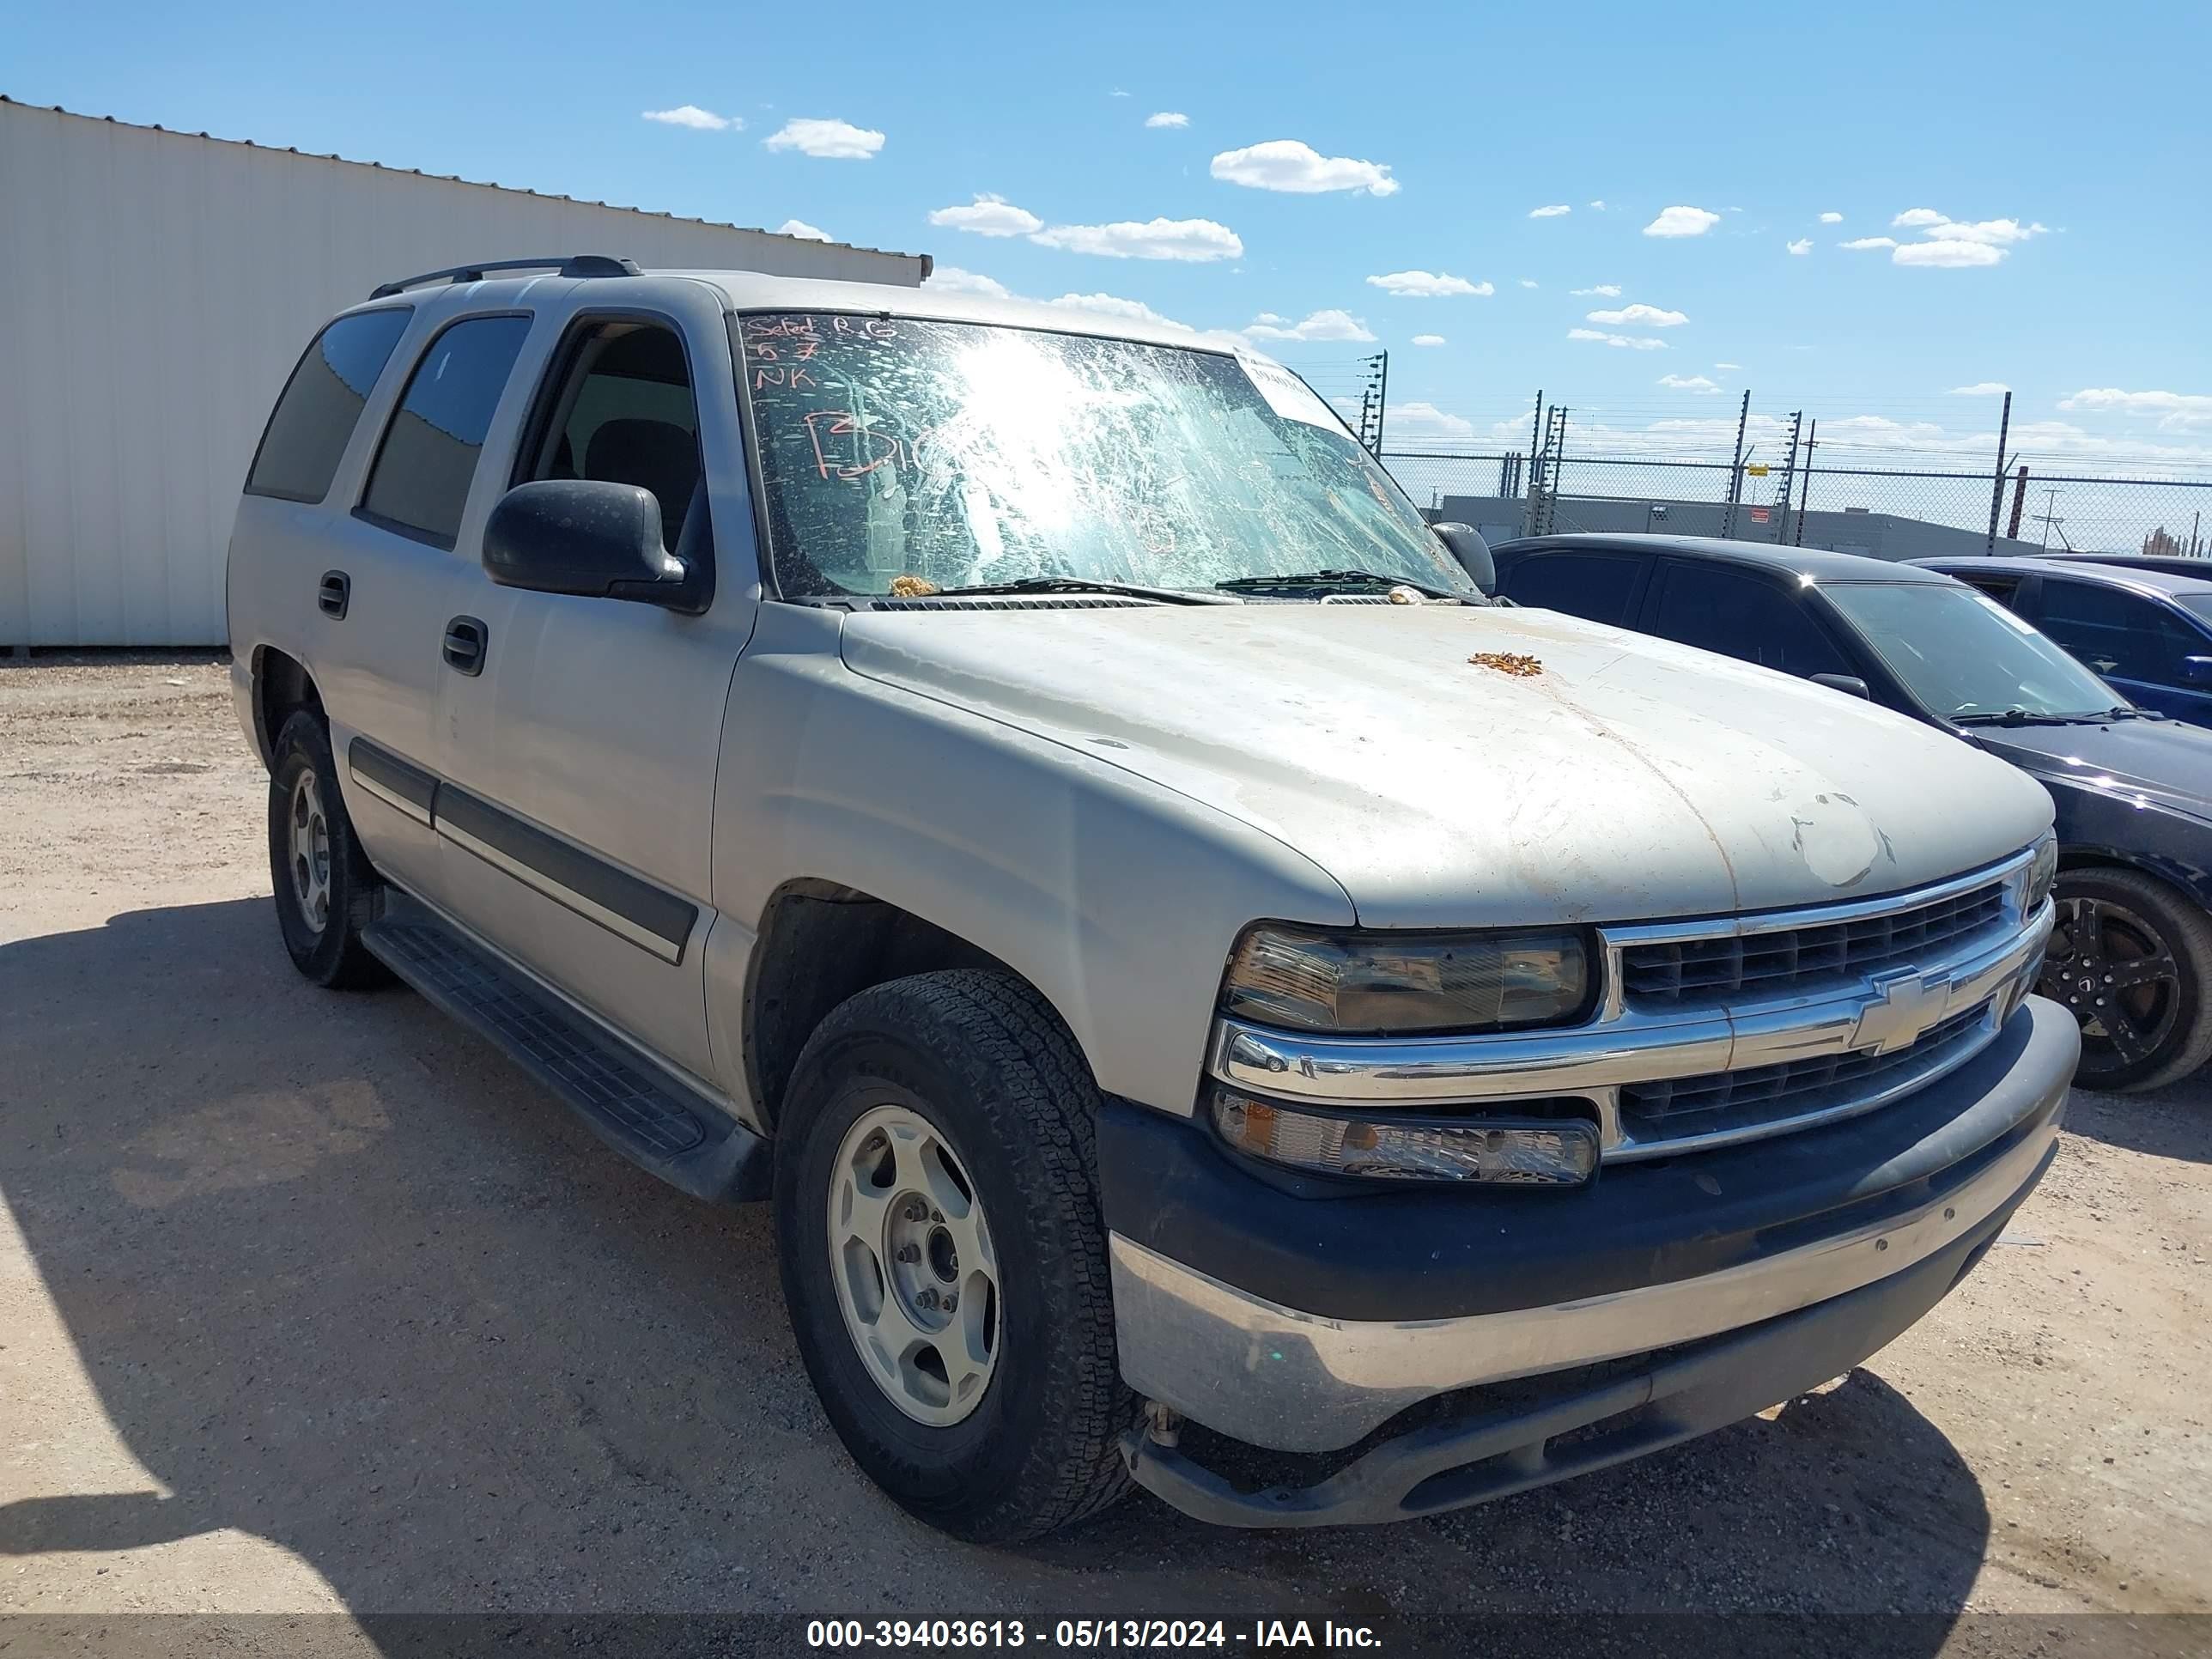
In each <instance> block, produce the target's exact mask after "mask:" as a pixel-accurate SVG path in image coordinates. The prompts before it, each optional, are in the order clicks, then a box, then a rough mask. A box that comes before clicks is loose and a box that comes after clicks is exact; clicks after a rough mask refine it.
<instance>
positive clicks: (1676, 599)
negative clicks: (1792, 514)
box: [1652, 564, 1851, 676]
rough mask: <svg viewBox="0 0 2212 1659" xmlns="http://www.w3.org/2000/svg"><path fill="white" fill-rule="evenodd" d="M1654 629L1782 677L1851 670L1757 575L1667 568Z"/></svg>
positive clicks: (1695, 566) (1688, 567) (1681, 566)
mask: <svg viewBox="0 0 2212 1659" xmlns="http://www.w3.org/2000/svg"><path fill="white" fill-rule="evenodd" d="M1652 631H1653V632H1655V633H1656V634H1658V635H1662V637H1663V638H1666V639H1670V640H1679V641H1680V642H1681V643H1682V644H1684V645H1694V646H1696V647H1698V648H1699V650H1701V651H1717V652H1719V653H1721V654H1722V655H1723V656H1724V657H1735V658H1739V659H1741V660H1743V661H1745V662H1755V663H1757V664H1759V666H1761V667H1762V668H1772V669H1776V670H1778V671H1780V672H1782V673H1784V674H1797V675H1801V676H1802V675H1808V674H1848V673H1850V671H1851V665H1850V664H1849V663H1848V662H1845V661H1844V656H1843V653H1841V652H1839V651H1838V650H1837V649H1836V647H1834V646H1833V645H1832V644H1831V643H1830V642H1829V640H1828V637H1827V635H1825V634H1823V633H1822V632H1821V631H1820V624H1819V623H1815V622H1814V620H1813V618H1812V617H1808V616H1807V615H1806V614H1805V611H1804V609H1803V607H1802V606H1801V605H1796V604H1794V603H1792V602H1791V601H1790V599H1787V598H1785V597H1784V595H1783V594H1782V593H1780V592H1778V591H1776V589H1775V588H1774V586H1772V584H1771V583H1768V582H1765V581H1761V580H1759V578H1758V577H1756V576H1747V575H1745V574H1742V573H1741V572H1740V571H1735V570H1723V569H1719V568H1716V567H1714V566H1711V565H1702V564H1676V565H1672V566H1669V567H1668V569H1667V570H1666V572H1665V574H1663V576H1662V578H1661V585H1660V589H1659V614H1658V617H1657V619H1656V621H1655V622H1654V623H1653V624H1652Z"/></svg>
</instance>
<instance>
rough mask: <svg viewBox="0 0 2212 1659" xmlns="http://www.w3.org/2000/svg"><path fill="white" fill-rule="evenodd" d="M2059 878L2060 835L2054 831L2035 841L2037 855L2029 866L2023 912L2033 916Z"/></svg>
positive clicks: (2049, 894)
mask: <svg viewBox="0 0 2212 1659" xmlns="http://www.w3.org/2000/svg"><path fill="white" fill-rule="evenodd" d="M2057 880H2058V837H2057V835H2056V834H2055V833H2054V834H2051V835H2046V836H2044V838H2043V839H2042V840H2041V841H2039V842H2036V843H2035V857H2034V859H2033V860H2032V861H2031V862H2030V863H2029V865H2028V866H2027V902H2025V903H2024V904H2023V905H2022V906H2021V914H2022V915H2030V916H2032V915H2034V914H2035V913H2036V912H2037V911H2038V910H2040V909H2041V908H2043V901H2044V900H2045V899H2047V898H2049V897H2050V896H2051V887H2052V886H2053V885H2054V884H2056V883H2057Z"/></svg>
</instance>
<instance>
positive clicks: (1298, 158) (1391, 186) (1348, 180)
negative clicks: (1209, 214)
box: [1213, 138, 1398, 196]
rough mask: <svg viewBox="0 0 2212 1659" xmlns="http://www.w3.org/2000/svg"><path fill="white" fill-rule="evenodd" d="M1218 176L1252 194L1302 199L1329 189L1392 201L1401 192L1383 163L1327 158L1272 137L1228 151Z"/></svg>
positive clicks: (1218, 163)
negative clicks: (1274, 192)
mask: <svg viewBox="0 0 2212 1659" xmlns="http://www.w3.org/2000/svg"><path fill="white" fill-rule="evenodd" d="M1213 176H1214V177H1215V178H1217V179H1223V180H1225V181H1226V182H1227V183H1230V184H1232V185H1246V186H1248V187H1249V188H1250V189H1253V190H1282V191H1291V193H1292V194H1294V195H1298V196H1312V195H1317V194H1319V193H1320V192H1321V191H1330V190H1353V191H1360V190H1364V191H1366V192H1367V193H1368V194H1369V195H1370V196H1391V195H1395V194H1396V193H1397V189H1398V181H1397V180H1396V179H1393V178H1392V177H1391V176H1390V169H1389V167H1387V166H1385V165H1384V164H1383V163H1382V162H1379V161H1354V160H1352V157H1350V156H1348V155H1322V153H1321V152H1320V151H1318V150H1316V149H1314V147H1313V146H1312V145H1310V144H1307V143H1300V142H1299V141H1298V140H1297V139H1296V138H1271V139H1269V140H1268V141H1267V143H1264V144H1249V145H1247V146H1246V147H1245V148H1244V149H1225V150H1223V151H1222V152H1221V154H1220V155H1217V156H1215V157H1214V158H1213Z"/></svg>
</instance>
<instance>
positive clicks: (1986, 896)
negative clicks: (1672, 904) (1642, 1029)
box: [1620, 882, 2004, 1007]
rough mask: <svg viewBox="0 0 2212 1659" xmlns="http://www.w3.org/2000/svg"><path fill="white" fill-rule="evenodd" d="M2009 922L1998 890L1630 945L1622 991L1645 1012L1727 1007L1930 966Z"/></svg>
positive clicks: (1997, 885) (1994, 886)
mask: <svg viewBox="0 0 2212 1659" xmlns="http://www.w3.org/2000/svg"><path fill="white" fill-rule="evenodd" d="M2003 920H2004V884H2003V883H2002V882H1991V883H1990V884H1989V885H1988V886H1986V887H1977V888H1975V889H1973V890H1972V891H1969V892H1965V893H1959V894H1954V896H1951V897H1949V898H1942V899H1937V900H1936V901H1934V902H1932V903H1928V904H1921V905H1916V906H1914V907H1913V908H1911V909H1906V910H1898V911H1894V912H1893V913H1891V914H1889V915H1880V916H1862V917H1860V918H1859V919H1857V921H1831V922H1820V923H1815V924H1808V925H1807V926H1805V927H1785V928H1779V929H1777V930H1776V931H1775V932H1773V933H1737V934H1732V935H1729V936H1727V937H1723V938H1716V939H1671V940H1668V941H1666V942H1665V943H1662V944H1650V945H1626V946H1624V947H1623V948H1622V951H1621V953H1620V969H1621V990H1622V994H1624V995H1625V996H1626V999H1627V1000H1628V1001H1629V1002H1631V1003H1632V1004H1634V1005H1636V1006H1641V1007H1674V1006H1680V1005H1682V1004H1685V1003H1696V1002H1705V1001H1712V1002H1724V1001H1728V1000H1732V999H1734V998H1735V997H1738V996H1741V995H1742V994H1745V993H1746V992H1750V993H1753V994H1757V995H1759V996H1761V997H1767V996H1781V995H1786V994H1791V993H1794V992H1797V991H1801V990H1811V989H1816V988H1818V987H1820V985H1821V984H1823V983H1826V982H1831V981H1832V982H1841V981H1846V980H1851V979H1856V978H1858V977H1860V976H1862V975H1869V974H1878V973H1880V972H1881V971H1882V970H1883V969H1886V968H1894V967H1898V966H1901V965H1907V964H1917V963H1923V962H1925V961H1927V960H1928V959H1929V957H1932V956H1934V955H1936V954H1937V953H1938V952H1941V951H1944V950H1945V949H1946V948H1947V947H1949V946H1952V945H1956V944H1958V943H1959V942H1960V941H1961V940H1964V939H1969V938H1971V937H1972V935H1974V934H1976V933H1980V932H1982V931H1984V929H1993V928H1996V927H1998V926H2000V925H2001V924H2002V921H2003Z"/></svg>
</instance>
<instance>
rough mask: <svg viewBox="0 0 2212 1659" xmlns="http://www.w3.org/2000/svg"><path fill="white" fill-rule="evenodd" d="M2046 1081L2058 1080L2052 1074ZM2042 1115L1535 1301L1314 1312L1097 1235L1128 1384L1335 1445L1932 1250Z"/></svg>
mask: <svg viewBox="0 0 2212 1659" xmlns="http://www.w3.org/2000/svg"><path fill="white" fill-rule="evenodd" d="M2056 1086H2057V1087H2059V1088H2063V1086H2064V1084H2063V1079H2059V1080H2057V1083H2056ZM2057 1133H2058V1130H2057V1120H2056V1117H2055V1116H2053V1117H2051V1118H2049V1119H2046V1120H2045V1121H2044V1123H2043V1124H2042V1125H2041V1126H2040V1127H2038V1128H2037V1129H2036V1131H2035V1132H2034V1133H2031V1134H2029V1135H2027V1136H2026V1137H2024V1138H2023V1139H2022V1140H2021V1143H2020V1145H2018V1146H2015V1147H2013V1148H2011V1149H2010V1150H2009V1151H2008V1152H2006V1153H2005V1155H2004V1156H2003V1157H2002V1158H1998V1159H1997V1160H1996V1162H1994V1163H1993V1164H1990V1167H1989V1168H1988V1169H1986V1170H1983V1171H1982V1172H1981V1173H1980V1174H1979V1175H1978V1176H1976V1177H1975V1178H1974V1179H1973V1180H1972V1182H1969V1183H1967V1184H1966V1186H1964V1187H1962V1188H1960V1189H1959V1190H1957V1191H1955V1192H1953V1193H1950V1194H1947V1195H1945V1196H1944V1197H1942V1198H1940V1199H1936V1200H1932V1201H1930V1202H1929V1203H1927V1204H1925V1205H1923V1206H1921V1207H1920V1208H1918V1209H1916V1210H1913V1211H1911V1212H1908V1213H1906V1214H1904V1215H1899V1216H1892V1217H1890V1218H1887V1219H1886V1220H1883V1221H1880V1222H1875V1223H1869V1224H1868V1225H1863V1226H1860V1227H1857V1228H1854V1229H1851V1230H1850V1231H1845V1232H1840V1233H1838V1234H1836V1235H1834V1236H1833V1237H1828V1238H1824V1239H1821V1240H1820V1241H1819V1242H1817V1243H1812V1244H1808V1245H1805V1246H1803V1247H1802V1248H1801V1249H1795V1250H1790V1251H1785V1252H1783V1253H1781V1254H1779V1255H1772V1256H1769V1257H1767V1258H1766V1259H1765V1260H1764V1261H1753V1262H1747V1263H1745V1264H1743V1265H1742V1266H1741V1267H1731V1268H1728V1269H1725V1270H1723V1271H1722V1272H1719V1273H1707V1274H1705V1275H1703V1276H1702V1277H1699V1278H1696V1279H1679V1280H1676V1281H1674V1282H1673V1283H1670V1284H1663V1285H1646V1286H1643V1287H1640V1288H1638V1289H1634V1290H1627V1291H1618V1292H1616V1293H1614V1294H1613V1295H1609V1296H1597V1297H1587V1298H1585V1299H1583V1300H1581V1301H1577V1302H1567V1303H1561V1304H1557V1305H1555V1306H1551V1307H1543V1308H1524V1309H1516V1310H1513V1311H1511V1312H1509V1313H1495V1314H1479V1315H1474V1316H1469V1317H1466V1318H1460V1319H1434V1320H1416V1321H1404V1322H1366V1321H1350V1320H1335V1319H1323V1318H1321V1317H1318V1316H1315V1315H1312V1314H1309V1313H1303V1312H1300V1311H1299V1310H1297V1309H1295V1308H1286V1307H1284V1306H1282V1305H1280V1304H1277V1303H1273V1302H1269V1301H1267V1300H1264V1299H1262V1298H1261V1297H1255V1296H1251V1295H1249V1294H1247V1293H1246V1292H1244V1291H1240V1290H1237V1288H1236V1287H1235V1286H1233V1285H1225V1284H1224V1283H1222V1282H1221V1281H1220V1280H1219V1279H1213V1278H1212V1277H1210V1276H1209V1275H1207V1274H1206V1273H1200V1272H1199V1271H1198V1270H1197V1269H1195V1268H1194V1267H1186V1266H1184V1265H1183V1264H1182V1263H1181V1262H1179V1261H1173V1260H1171V1259H1170V1258H1169V1257H1167V1256H1164V1255H1160V1254H1158V1252H1157V1251H1154V1250H1152V1249H1147V1248H1146V1247H1145V1246H1144V1245H1141V1244H1139V1243H1136V1242H1135V1241H1134V1240H1133V1239H1130V1238H1127V1237H1124V1236H1122V1235H1121V1234H1119V1233H1115V1234H1114V1235H1112V1237H1111V1239H1110V1241H1109V1250H1110V1254H1111V1260H1112V1267H1113V1274H1114V1311H1115V1323H1116V1326H1117V1328H1118V1335H1119V1341H1120V1346H1121V1371H1122V1375H1123V1376H1125V1377H1126V1378H1127V1381H1128V1383H1129V1385H1130V1387H1131V1388H1133V1389H1136V1390H1137V1392H1138V1393H1139V1394H1141V1395H1145V1396H1146V1397H1147V1398H1150V1399H1153V1400H1158V1401H1163V1402H1164V1403H1165V1404H1167V1405H1169V1406H1171V1407H1174V1408H1175V1409H1176V1410H1177V1411H1179V1412H1182V1413H1185V1414H1186V1415H1188V1416H1189V1417H1192V1418H1194V1419H1196V1420H1197V1421H1199V1422H1200V1423H1203V1424H1204V1425H1206V1426H1207V1427H1208V1428H1210V1429H1213V1430H1216V1431H1218V1432H1220V1433H1223V1434H1226V1435H1229V1436H1231V1437H1234V1438H1236V1439H1238V1440H1242V1441H1245V1442H1248V1443H1250V1444H1253V1445H1257V1446H1265V1447H1269V1448H1272V1449H1276V1450H1279V1451H1299V1452H1318V1451H1334V1450H1335V1449H1338V1448H1340V1447H1343V1446H1348V1445H1350V1444H1352V1443H1353V1442H1354V1441H1356V1440H1358V1439H1359V1438H1361V1437H1363V1436H1364V1435H1366V1434H1367V1433H1369V1432H1370V1431H1372V1430H1374V1429H1376V1427H1378V1426H1380V1425H1382V1424H1383V1423H1384V1422H1385V1421H1387V1420H1388V1419H1389V1418H1391V1417H1392V1416H1394V1415H1395V1414H1396V1413H1398V1412H1400V1411H1402V1410H1403V1409H1405V1407H1407V1406H1410V1405H1412V1404H1413V1403H1414V1402H1416V1401H1421V1400H1425V1399H1427V1398H1429V1397H1430V1396H1431V1395H1438V1394H1443V1393H1446V1392H1449V1390H1451V1389H1463V1388H1470V1387H1474V1386H1476V1385H1478V1384H1482V1383H1502V1382H1506V1381H1509V1380H1510V1379H1512V1378H1514V1377H1518V1376H1534V1375H1537V1374H1539V1373H1541V1372H1545V1371H1553V1370H1565V1369H1566V1368H1568V1367H1570V1366H1574V1365H1583V1364H1595V1363H1596V1362H1598V1361H1600V1360H1605V1359H1613V1358H1620V1357H1621V1356H1622V1355H1625V1354H1633V1353H1642V1352H1648V1351H1650V1350H1651V1349H1655V1348H1662V1347H1669V1346H1674V1344H1676V1343H1680V1342H1688V1341H1693V1340H1697V1339H1699V1338H1701V1337H1707V1336H1712V1335H1716V1334H1719V1333H1720V1332H1723V1331H1729V1330H1735V1329H1737V1328H1741V1327H1742V1326H1746V1325H1751V1324H1756V1323H1757V1322H1759V1321H1761V1320H1765V1319H1771V1318H1773V1317H1775V1316H1777V1315H1779V1314H1784V1313H1789V1312H1791V1311H1793V1310H1796V1309H1799V1308H1805V1307H1809V1306H1811V1305H1812V1304H1814V1303H1816V1302H1824V1301H1826V1300H1827V1299H1828V1298H1830V1297H1836V1296H1840V1295H1842V1294H1844V1292H1845V1291H1853V1290H1857V1289H1858V1288H1859V1287H1860V1286H1861V1285H1870V1284H1872V1283H1873V1282H1874V1281H1875V1280H1876V1279H1883V1278H1886V1277H1887V1276H1888V1275H1890V1274H1892V1273H1899V1272H1902V1271H1903V1270H1904V1269H1905V1268H1907V1267H1911V1266H1912V1265H1913V1264H1914V1263H1915V1262H1917V1261H1923V1260H1924V1259H1926V1258H1927V1257H1928V1256H1929V1255H1934V1254H1935V1253H1936V1251H1937V1250H1940V1249H1943V1248H1944V1247H1945V1246H1946V1245H1948V1244H1949V1243H1952V1242H1953V1241H1954V1240H1956V1239H1958V1238H1960V1237H1963V1236H1964V1235H1965V1234H1966V1233H1968V1232H1970V1231H1972V1230H1973V1229H1974V1228H1975V1227H1977V1226H1978V1225H1980V1224H1981V1223H1982V1222H1983V1221H1984V1220H1986V1219H1987V1218H1989V1217H1990V1216H1991V1215H1993V1214H1995V1213H1996V1212H1997V1211H1998V1210H1999V1209H2000V1208H2002V1206H2004V1205H2006V1204H2007V1203H2008V1202H2010V1201H2011V1200H2013V1199H2015V1197H2017V1196H2018V1195H2019V1194H2020V1193H2021V1189H2022V1188H2024V1187H2026V1186H2027V1185H2028V1184H2029V1183H2030V1182H2033V1180H2034V1179H2035V1178H2036V1176H2037V1175H2038V1173H2039V1171H2040V1170H2041V1169H2042V1167H2043V1164H2044V1160H2045V1158H2046V1157H2047V1156H2048V1155H2049V1153H2050V1152H2051V1147H2052V1146H2053V1145H2054V1144H2055V1143H2056V1141H2057Z"/></svg>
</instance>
